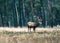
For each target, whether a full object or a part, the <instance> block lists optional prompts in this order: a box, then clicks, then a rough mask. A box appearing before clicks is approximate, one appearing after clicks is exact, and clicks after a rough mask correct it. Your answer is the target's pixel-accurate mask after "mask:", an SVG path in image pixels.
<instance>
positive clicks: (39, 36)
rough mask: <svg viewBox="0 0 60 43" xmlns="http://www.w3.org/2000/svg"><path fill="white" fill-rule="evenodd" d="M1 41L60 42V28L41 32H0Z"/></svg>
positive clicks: (26, 42)
mask: <svg viewBox="0 0 60 43" xmlns="http://www.w3.org/2000/svg"><path fill="white" fill-rule="evenodd" d="M0 43H60V30H53V31H40V32H13V31H11V32H10V31H2V32H0Z"/></svg>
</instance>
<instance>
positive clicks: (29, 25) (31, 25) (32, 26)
mask: <svg viewBox="0 0 60 43" xmlns="http://www.w3.org/2000/svg"><path fill="white" fill-rule="evenodd" d="M27 25H28V31H31V28H33V30H34V31H35V29H36V27H38V26H39V23H38V22H28V23H27Z"/></svg>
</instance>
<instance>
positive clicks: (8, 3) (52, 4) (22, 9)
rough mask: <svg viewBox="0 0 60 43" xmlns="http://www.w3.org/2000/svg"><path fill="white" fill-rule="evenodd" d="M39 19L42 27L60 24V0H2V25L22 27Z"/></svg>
mask: <svg viewBox="0 0 60 43" xmlns="http://www.w3.org/2000/svg"><path fill="white" fill-rule="evenodd" d="M37 18H38V19H39V20H38V19H37ZM37 20H38V21H39V22H40V27H46V26H50V27H53V26H57V25H60V0H0V26H2V27H18V26H20V27H22V26H27V22H28V21H34V22H36V21H37Z"/></svg>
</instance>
